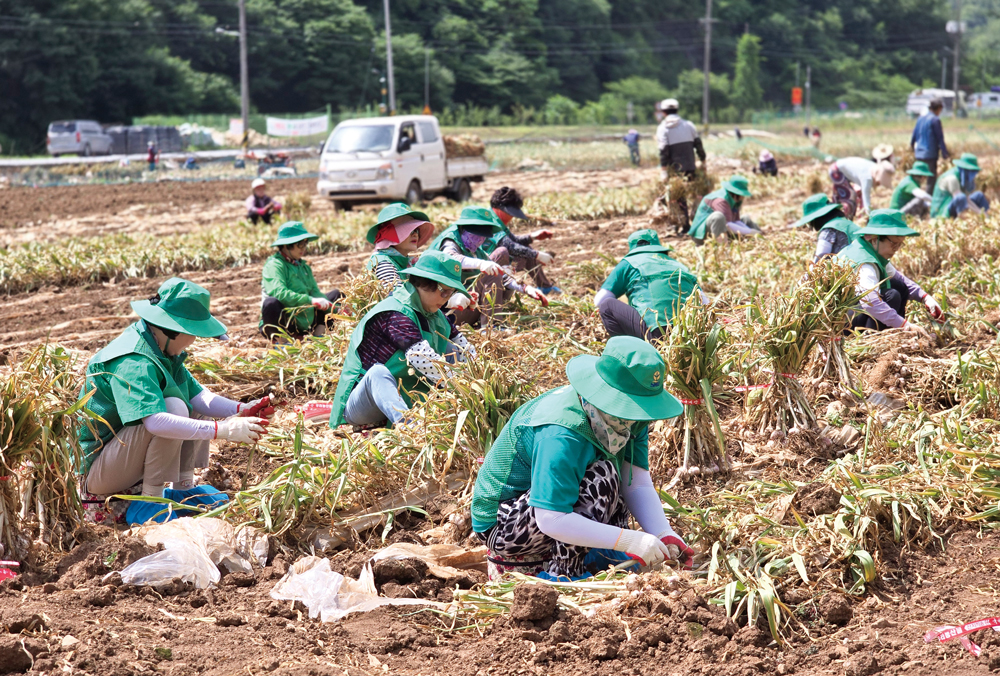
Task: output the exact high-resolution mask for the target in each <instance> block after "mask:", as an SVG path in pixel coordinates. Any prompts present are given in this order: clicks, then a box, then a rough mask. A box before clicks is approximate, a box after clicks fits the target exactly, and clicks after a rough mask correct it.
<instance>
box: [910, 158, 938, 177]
mask: <svg viewBox="0 0 1000 676" xmlns="http://www.w3.org/2000/svg"><path fill="white" fill-rule="evenodd" d="M906 173H907V174H909V175H910V176H933V175H934V172H933V171H931V168H930V167H929V166H927V163H926V162H924V161H922V160H917V161H916V162H914V163H913V166H912V167H910V168H909V169H908V170H907V171H906Z"/></svg>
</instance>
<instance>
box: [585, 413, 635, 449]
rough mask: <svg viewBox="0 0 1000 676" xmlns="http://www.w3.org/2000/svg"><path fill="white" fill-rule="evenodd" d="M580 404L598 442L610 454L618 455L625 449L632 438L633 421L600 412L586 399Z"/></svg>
mask: <svg viewBox="0 0 1000 676" xmlns="http://www.w3.org/2000/svg"><path fill="white" fill-rule="evenodd" d="M580 402H581V403H582V404H583V412H584V413H586V414H587V420H588V421H589V422H590V429H591V431H592V432H593V433H594V436H595V437H596V438H597V441H598V442H599V443H600V444H601V446H603V447H604V450H606V451H607V452H608V453H610V454H611V455H618V451H620V450H622V449H623V448H625V444H627V443H628V440H629V438H631V436H632V421H631V420H623V419H622V418H616V417H615V416H613V415H608V414H607V413H604V412H603V411H599V410H598V409H596V408H594V406H593V405H592V404H590V403H589V402H588V401H587V400H586V399H580Z"/></svg>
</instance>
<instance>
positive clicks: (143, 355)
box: [80, 277, 274, 524]
mask: <svg viewBox="0 0 1000 676" xmlns="http://www.w3.org/2000/svg"><path fill="white" fill-rule="evenodd" d="M209 300H210V296H209V293H208V291H207V290H205V289H204V288H202V287H200V286H198V285H197V284H194V283H192V282H189V281H187V280H185V279H179V278H176V277H175V278H173V279H169V280H167V281H166V282H164V283H163V284H162V285H161V286H160V288H159V290H158V291H157V293H156V295H155V296H153V297H152V298H150V299H149V300H142V301H136V302H134V303H132V309H133V310H134V311H135V313H136V314H137V315H139V317H140V320H139V321H137V322H135V323H134V324H132V325H131V326H129V327H128V328H127V329H125V331H124V332H122V334H121V335H120V336H119V337H118V338H116V339H115V340H113V341H112V342H111V343H110V344H108V346H107V347H105V348H104V349H103V350H101V351H100V352H98V353H97V354H96V355H94V357H92V358H91V360H90V362H89V363H88V364H87V372H86V381H85V382H84V385H83V389H82V391H81V393H80V395H81V397H84V396H88V395H89V396H90V399H89V401H88V402H87V404H86V406H87V408H88V409H90V410H91V411H93V412H94V413H96V414H97V415H98V416H100V418H101V419H100V420H99V421H97V422H96V423H90V424H88V425H87V426H86V427H84V428H83V429H82V430H81V431H80V446H81V448H82V449H83V467H82V468H81V474H83V480H82V482H81V486H82V487H83V489H84V491H85V492H86V493H87V494H86V495H84V499H85V502H86V503H89V504H87V505H85V507H89V506H90V505H91V504H92V503H94V502H103V500H104V499H106V498H107V497H109V496H110V495H113V494H116V493H124V492H126V491H128V490H129V489H130V488H131V487H132V486H134V485H135V484H137V483H138V482H142V494H143V495H147V496H154V497H165V498H169V499H172V500H175V501H177V502H184V503H187V504H195V505H208V506H212V505H215V504H221V503H223V502H225V501H227V500H228V497H227V496H226V494H225V493H221V492H219V491H217V490H216V489H215V488H213V487H211V486H208V485H200V486H196V485H195V484H194V468H195V467H207V466H208V442H209V440H211V439H229V440H230V441H238V442H245V443H253V442H255V441H257V439H259V438H260V436H261V435H262V434H264V432H265V429H264V427H265V425H267V420H266V419H265V417H266V416H269V415H272V414H273V413H274V408H273V407H272V406H271V405H270V402H269V400H268V398H266V397H265V398H264V399H258V400H257V401H253V402H250V403H249V404H241V403H240V402H237V401H232V400H230V399H226V398H225V397H220V396H218V395H214V394H212V393H211V392H209V391H208V390H206V389H205V388H204V387H202V386H201V385H200V384H198V382H197V381H195V379H194V378H193V377H192V376H191V373H190V372H188V370H187V368H185V366H184V360H185V359H186V358H187V352H185V350H187V348H188V347H190V346H191V345H192V344H193V343H194V341H195V339H196V338H225V332H226V327H225V326H224V325H223V324H222V323H221V322H220V321H219V320H217V319H215V317H213V316H212V314H211V312H210V311H209ZM258 416H260V417H258ZM177 516H178V514H177V513H176V512H167V511H166V510H165V509H164V507H163V505H162V504H157V503H152V502H141V501H132V502H131V503H130V504H129V506H128V510H127V511H126V512H125V520H126V521H127V522H128V523H130V524H141V523H145V522H146V521H148V520H150V519H154V520H155V521H161V522H162V521H166V520H169V519H173V518H176V517H177Z"/></svg>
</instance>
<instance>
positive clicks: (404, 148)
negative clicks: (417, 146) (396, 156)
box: [396, 136, 413, 153]
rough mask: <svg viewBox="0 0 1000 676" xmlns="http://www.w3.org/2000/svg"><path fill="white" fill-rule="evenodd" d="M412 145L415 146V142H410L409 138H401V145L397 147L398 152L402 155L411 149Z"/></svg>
mask: <svg viewBox="0 0 1000 676" xmlns="http://www.w3.org/2000/svg"><path fill="white" fill-rule="evenodd" d="M411 145H413V141H411V140H410V137H409V136H400V137H399V145H398V146H397V147H396V150H398V151H399V152H401V153H405V152H406V151H407V150H409V149H410V146H411Z"/></svg>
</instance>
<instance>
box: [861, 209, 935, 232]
mask: <svg viewBox="0 0 1000 676" xmlns="http://www.w3.org/2000/svg"><path fill="white" fill-rule="evenodd" d="M919 234H920V233H919V232H917V231H916V230H914V229H913V228H911V227H910V226H908V225H907V224H906V215H905V214H903V212H902V211H900V210H899V209H876V210H875V211H873V212H872V213H871V216H870V217H869V218H868V224H867V225H866V226H865V227H863V228H861V229H860V230H858V232H857V235H856V236H857V237H864V236H866V235H887V236H892V237H916V236H918V235H919Z"/></svg>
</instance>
